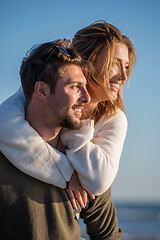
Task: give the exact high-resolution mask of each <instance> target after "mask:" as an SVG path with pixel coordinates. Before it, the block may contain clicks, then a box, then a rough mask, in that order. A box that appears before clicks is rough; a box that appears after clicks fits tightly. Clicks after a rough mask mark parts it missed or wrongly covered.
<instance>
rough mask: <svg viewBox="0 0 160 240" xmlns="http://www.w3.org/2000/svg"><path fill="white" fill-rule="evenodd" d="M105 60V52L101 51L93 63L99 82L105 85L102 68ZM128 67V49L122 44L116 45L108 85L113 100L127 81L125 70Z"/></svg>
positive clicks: (105, 80)
mask: <svg viewBox="0 0 160 240" xmlns="http://www.w3.org/2000/svg"><path fill="white" fill-rule="evenodd" d="M105 59H106V52H105V51H103V52H102V53H101V54H100V55H99V56H98V57H97V61H96V63H95V68H96V71H97V74H98V75H99V78H100V80H101V81H102V82H103V83H104V84H106V82H107V79H105V75H106V74H105V73H104V71H103V66H104V63H105ZM128 67H129V56H128V48H127V46H126V45H125V44H123V43H116V44H115V48H114V61H113V64H112V67H111V69H110V72H109V85H110V90H111V94H112V96H113V100H116V99H117V95H118V91H119V89H120V88H121V87H122V86H123V84H124V83H125V82H126V80H127V69H128Z"/></svg>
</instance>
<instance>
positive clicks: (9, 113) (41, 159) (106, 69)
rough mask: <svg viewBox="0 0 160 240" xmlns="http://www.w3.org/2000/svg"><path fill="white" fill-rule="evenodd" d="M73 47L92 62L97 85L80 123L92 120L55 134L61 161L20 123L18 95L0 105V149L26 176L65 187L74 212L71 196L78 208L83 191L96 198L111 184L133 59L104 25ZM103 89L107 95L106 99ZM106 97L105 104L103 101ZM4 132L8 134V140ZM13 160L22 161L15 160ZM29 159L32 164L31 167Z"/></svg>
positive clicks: (82, 34) (80, 36)
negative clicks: (125, 87) (58, 137)
mask: <svg viewBox="0 0 160 240" xmlns="http://www.w3.org/2000/svg"><path fill="white" fill-rule="evenodd" d="M73 47H74V48H75V49H76V50H77V51H78V52H79V53H80V54H81V56H82V58H84V59H88V60H89V61H90V62H91V63H93V65H94V67H95V69H96V74H97V75H98V77H99V78H100V82H98V83H97V81H96V78H95V82H94V83H93V82H91V81H88V88H89V91H90V94H91V97H92V101H91V103H90V104H88V105H87V106H86V108H85V112H84V115H83V119H88V118H90V119H92V120H89V121H88V120H86V121H84V124H83V126H82V128H81V129H80V130H77V131H71V132H68V131H64V132H62V134H61V141H62V143H63V145H64V146H66V148H67V149H66V156H67V157H66V156H65V155H64V154H62V153H61V152H59V151H58V150H57V149H52V148H51V147H50V146H49V145H47V143H46V144H45V145H43V146H42V145H41V140H40V136H38V135H37V134H35V131H34V130H33V129H32V128H31V126H29V124H28V123H27V122H26V121H25V120H24V111H25V110H24V108H25V98H24V96H23V95H22V92H19V93H17V94H15V96H13V97H12V98H10V99H9V100H7V101H6V102H5V103H3V104H2V106H1V113H0V114H1V124H0V133H1V134H0V142H1V145H0V148H1V149H0V150H1V151H2V152H3V153H4V155H6V156H7V157H8V159H9V160H10V161H11V162H12V163H13V164H14V165H15V166H16V167H18V168H19V169H20V170H22V171H23V172H25V173H26V174H29V175H31V176H33V177H35V178H37V179H40V180H41V181H44V182H47V183H50V184H53V185H56V186H59V187H61V188H65V187H66V184H67V188H69V189H68V190H67V192H68V194H69V197H70V199H71V202H72V205H73V207H74V208H76V203H75V199H74V195H75V196H76V198H77V199H78V201H79V202H80V205H81V207H84V206H85V204H86V202H87V194H86V191H85V190H84V189H86V190H87V191H88V192H91V193H92V194H95V195H100V194H102V193H103V192H105V191H106V190H107V189H108V188H109V187H110V186H111V184H112V182H113V180H114V179H115V176H116V174H117V171H118V167H119V160H120V156H121V152H122V148H123V143H124V140H125V136H126V131H127V118H126V116H125V114H124V106H123V99H122V88H123V85H124V83H125V82H126V80H127V78H128V77H129V76H130V73H131V69H132V65H133V63H134V62H135V58H136V57H135V51H134V47H133V45H132V43H131V41H130V40H129V39H128V38H127V37H125V36H122V35H121V33H120V32H119V30H118V29H117V28H115V27H114V26H112V25H110V24H108V23H106V22H104V21H101V22H96V23H93V24H91V25H90V26H88V27H86V28H84V29H82V30H80V31H78V32H77V33H76V35H75V37H74V39H73ZM108 89H109V90H110V95H106V91H108ZM110 96H111V101H109V100H108V99H109V98H110ZM93 120H94V122H95V125H94V128H93ZM8 126H9V129H8ZM90 126H92V127H90ZM17 127H18V131H17ZM77 133H78V134H77ZM8 134H10V135H11V136H12V137H11V138H9V139H8ZM1 136H3V139H1ZM21 136H23V138H22V137H21ZM24 136H25V138H24ZM13 139H14V141H13ZM22 139H23V142H22ZM33 142H34V144H33ZM15 149H16V150H15ZM48 150H49V151H48ZM22 156H23V157H22ZM19 159H24V161H23V162H22V161H21V162H20V161H19ZM31 161H32V164H33V162H34V166H33V167H31V165H30V162H31ZM64 162H67V164H64ZM70 163H71V166H73V169H75V172H74V173H73V171H71V170H70V168H71V166H69V170H68V169H67V166H68V165H69V164H70ZM55 169H56V171H59V172H60V173H61V176H62V177H61V179H58V181H57V179H55V178H54V174H52V171H53V172H55ZM72 173H73V175H72ZM71 176H72V178H71ZM77 176H78V178H77ZM70 179H71V181H70ZM69 181H70V182H69ZM78 181H80V183H79V182H78ZM77 184H78V186H77ZM75 186H76V187H75ZM82 186H83V187H82ZM79 193H80V196H79ZM91 196H92V195H91ZM92 197H93V196H92Z"/></svg>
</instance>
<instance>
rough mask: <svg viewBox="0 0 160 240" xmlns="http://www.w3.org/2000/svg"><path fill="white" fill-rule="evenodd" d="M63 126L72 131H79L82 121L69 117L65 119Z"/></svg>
mask: <svg viewBox="0 0 160 240" xmlns="http://www.w3.org/2000/svg"><path fill="white" fill-rule="evenodd" d="M61 126H62V127H64V128H68V129H71V130H78V129H80V127H81V126H82V122H81V120H80V119H72V118H69V117H68V118H65V119H63V121H62V124H61Z"/></svg>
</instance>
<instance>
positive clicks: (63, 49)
mask: <svg viewBox="0 0 160 240" xmlns="http://www.w3.org/2000/svg"><path fill="white" fill-rule="evenodd" d="M57 49H58V50H59V51H61V52H62V53H63V54H65V55H66V56H68V57H69V56H70V54H69V53H68V52H67V50H66V49H65V48H63V47H61V46H57V47H55V48H53V49H52V51H51V52H50V54H49V56H48V57H47V59H46V60H45V62H44V63H43V65H42V66H41V67H40V69H39V71H38V75H39V74H40V72H41V71H42V69H43V68H44V66H45V65H46V63H47V62H48V61H49V59H50V58H51V56H52V55H53V53H54V52H55V50H57Z"/></svg>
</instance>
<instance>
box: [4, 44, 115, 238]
mask: <svg viewBox="0 0 160 240" xmlns="http://www.w3.org/2000/svg"><path fill="white" fill-rule="evenodd" d="M66 46H67V43H66V41H65V40H64V41H57V42H51V43H46V44H42V45H40V46H39V47H37V48H35V49H33V50H32V51H31V53H30V55H29V56H28V57H26V58H24V60H23V62H22V65H21V69H20V75H21V83H22V86H23V91H24V94H25V96H26V99H27V107H26V120H27V121H28V122H29V124H30V125H31V126H32V127H33V128H34V129H35V132H36V134H37V133H38V134H39V135H40V136H41V137H42V143H43V144H46V143H49V144H50V145H51V146H52V147H53V148H58V149H59V145H60V141H59V132H60V130H61V128H62V127H66V128H69V129H79V127H80V126H81V121H80V118H81V115H82V111H83V107H84V105H85V104H87V103H88V102H89V101H90V96H89V94H88V92H87V90H86V78H85V76H84V74H85V75H86V76H87V74H89V71H90V66H89V65H88V63H87V62H85V61H82V60H81V58H80V57H79V56H77V55H76V54H75V53H74V52H73V51H72V50H71V49H67V51H66V49H65V47H66ZM11 101H12V99H11ZM16 130H18V129H16ZM9 137H10V138H11V137H12V136H9ZM12 142H14V139H12ZM1 144H2V143H1ZM50 145H49V146H50ZM40 147H41V146H40ZM50 150H51V149H50V148H49V147H48V151H50ZM33 151H34V149H33ZM34 153H35V157H37V156H36V152H34ZM7 154H8V158H9V156H10V154H12V152H9V153H7ZM26 154H27V153H26ZM53 161H54V159H53ZM33 164H34V162H33ZM56 164H57V167H58V161H57V162H56ZM65 164H66V163H64V166H65ZM24 168H25V166H24ZM61 171H62V168H61V169H60V171H59V172H61ZM72 173H73V168H71V170H70V176H71V175H72ZM55 174H57V175H56V176H57V179H58V173H57V171H55ZM61 175H62V176H63V177H64V178H65V181H64V182H66V181H67V176H66V175H65V171H63V173H62V174H61ZM62 176H61V177H62ZM54 177H55V176H54ZM68 180H69V179H68ZM57 181H58V180H57ZM77 206H78V209H77V210H73V208H72V206H71V203H70V201H69V199H68V196H67V194H66V192H65V190H63V189H60V188H58V187H55V186H52V185H49V184H45V183H43V182H41V181H39V180H37V179H34V178H32V177H29V176H28V175H25V174H23V172H21V171H19V170H18V169H17V168H15V167H14V166H13V165H12V164H11V163H10V162H9V161H8V159H7V158H6V157H5V156H4V155H3V154H2V153H0V239H2V240H3V239H5V240H6V239H7V240H10V239H24V240H25V239H26V240H32V239H34V240H44V239H46V240H52V239H56V240H59V239H63V240H71V239H73V240H78V239H80V228H79V224H78V221H77V218H76V215H77V212H79V213H81V217H82V218H83V219H84V221H85V223H86V225H87V231H88V234H89V236H90V237H91V239H96V240H98V239H115V237H116V234H119V233H118V232H119V230H118V229H117V225H116V224H115V222H116V221H117V220H116V215H115V214H113V216H112V212H114V211H115V209H114V207H113V205H112V203H111V198H110V189H109V190H108V191H107V192H105V193H104V194H102V195H101V196H100V197H96V199H95V200H91V199H88V203H87V206H86V208H85V209H82V208H81V207H82V206H81V207H80V205H78V203H77ZM108 206H109V207H108ZM110 213H111V214H110ZM114 231H115V234H114V236H113V237H109V235H112V232H114Z"/></svg>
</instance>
